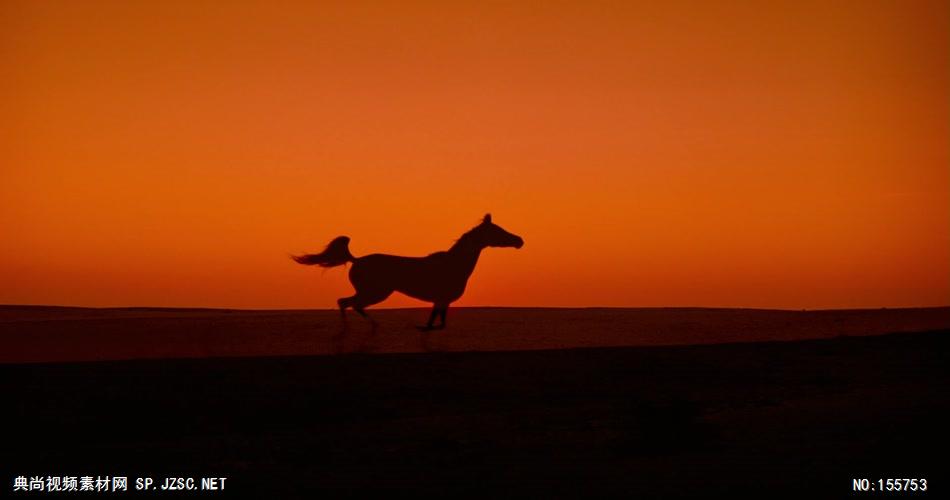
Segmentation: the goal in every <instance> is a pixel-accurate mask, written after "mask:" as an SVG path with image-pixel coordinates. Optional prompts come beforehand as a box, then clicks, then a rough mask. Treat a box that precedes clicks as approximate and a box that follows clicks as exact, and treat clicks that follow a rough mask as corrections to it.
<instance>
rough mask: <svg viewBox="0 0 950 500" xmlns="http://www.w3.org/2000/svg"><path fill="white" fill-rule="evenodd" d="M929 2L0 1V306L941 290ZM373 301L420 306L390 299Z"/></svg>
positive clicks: (817, 300) (946, 118) (586, 299)
mask: <svg viewBox="0 0 950 500" xmlns="http://www.w3.org/2000/svg"><path fill="white" fill-rule="evenodd" d="M948 61H950V7H948V4H947V2H942V1H935V2H876V1H862V2H817V1H816V2H807V1H806V2H802V1H794V2H793V1H789V2H768V3H767V4H757V3H754V2H753V3H734V2H643V3H642V4H641V3H631V2H617V3H590V2H560V3H559V2H555V3H550V4H546V3H545V4H529V3H524V4H518V3H512V4H501V3H484V2H472V3H468V4H464V3H460V2H431V3H411V4H410V3H405V2H392V3H390V2H379V3H368V4H362V3H358V2H340V3H338V4H315V3H311V2H300V3H288V2H259V3H258V2H234V3H232V2H151V3H145V2H3V3H2V4H0V65H2V68H3V70H4V71H3V78H0V104H2V108H0V109H2V111H0V113H2V117H3V120H0V127H2V128H0V132H2V133H0V227H2V228H3V237H2V238H0V283H2V286H0V304H61V305H80V306H188V307H192V306H194V307H242V308H330V307H334V306H335V300H336V298H337V297H340V296H344V295H349V294H350V293H351V291H350V290H351V287H350V284H349V283H348V282H347V279H346V272H345V270H343V269H342V268H335V269H328V270H326V271H322V270H318V269H314V268H305V267H302V266H298V265H296V264H295V263H293V262H292V261H291V260H290V259H289V258H288V255H289V254H294V253H301V252H312V251H319V250H321V249H322V248H323V247H324V246H325V245H326V244H327V243H328V242H329V241H330V240H331V239H332V238H334V237H336V236H339V235H347V236H350V237H351V239H352V242H351V243H350V249H351V250H352V252H353V253H354V254H355V255H356V256H361V255H366V254H369V253H376V252H382V253H392V254H400V255H425V254H428V253H430V252H434V251H437V250H443V249H446V248H448V247H449V246H450V245H451V244H452V242H453V241H454V240H455V239H456V238H457V237H458V236H460V235H461V234H462V233H463V232H465V231H466V230H468V229H469V228H471V227H472V226H474V225H475V224H476V223H478V222H479V220H480V219H481V217H482V216H483V215H484V214H485V213H487V212H491V213H492V215H493V218H494V221H495V223H497V224H498V225H500V226H501V227H503V228H505V229H507V230H509V231H511V232H513V233H516V234H518V235H520V236H522V237H523V238H524V241H525V245H524V247H523V248H522V249H520V250H515V249H511V248H502V249H488V250H486V251H485V252H484V253H483V254H482V257H481V261H480V263H479V265H478V267H477V268H476V270H475V272H474V275H473V276H472V279H471V281H470V282H469V287H468V290H467V292H466V295H465V296H464V297H463V298H462V299H461V300H460V301H459V302H458V303H457V304H458V305H462V306H465V305H470V306H471V305H499V306H631V307H638V306H717V307H719V306H723V307H774V308H796V309H797V308H843V307H900V306H930V305H947V304H948V303H950V258H948V257H950V168H948V167H950V99H948V89H950V65H948ZM380 305H381V306H383V307H405V306H422V307H425V306H426V304H424V303H420V302H416V301H414V300H412V299H408V298H406V297H402V296H394V297H392V298H390V299H389V300H388V301H386V302H384V303H383V304H380Z"/></svg>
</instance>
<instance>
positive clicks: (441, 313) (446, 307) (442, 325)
mask: <svg viewBox="0 0 950 500" xmlns="http://www.w3.org/2000/svg"><path fill="white" fill-rule="evenodd" d="M433 312H435V309H433ZM448 312H449V305H448V304H443V305H442V307H440V308H439V319H440V320H441V322H440V324H439V329H442V328H445V315H446V314H448Z"/></svg>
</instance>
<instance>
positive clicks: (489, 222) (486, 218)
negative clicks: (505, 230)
mask: <svg viewBox="0 0 950 500" xmlns="http://www.w3.org/2000/svg"><path fill="white" fill-rule="evenodd" d="M482 222H484V223H485V224H491V214H485V217H484V218H482Z"/></svg>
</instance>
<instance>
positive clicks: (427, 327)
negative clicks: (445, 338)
mask: <svg viewBox="0 0 950 500" xmlns="http://www.w3.org/2000/svg"><path fill="white" fill-rule="evenodd" d="M438 314H439V306H437V305H433V306H432V312H431V313H429V321H427V322H426V325H425V326H419V327H417V328H418V329H420V330H422V331H424V332H427V331H429V330H431V329H432V324H433V323H435V317H436V316H437V315H438Z"/></svg>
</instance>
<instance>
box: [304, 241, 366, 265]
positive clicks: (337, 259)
mask: <svg viewBox="0 0 950 500" xmlns="http://www.w3.org/2000/svg"><path fill="white" fill-rule="evenodd" d="M290 258H292V259H294V261H296V262H297V263H298V264H303V265H305V266H313V265H317V266H320V267H334V266H342V265H343V264H346V263H347V262H353V261H354V260H356V257H353V254H351V253H350V238H349V237H347V236H339V237H337V238H334V239H333V241H331V242H330V244H329V245H327V247H326V248H325V249H323V251H322V252H320V253H311V254H306V255H292V256H291V257H290Z"/></svg>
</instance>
